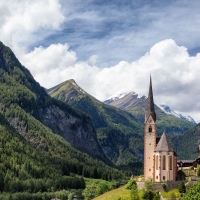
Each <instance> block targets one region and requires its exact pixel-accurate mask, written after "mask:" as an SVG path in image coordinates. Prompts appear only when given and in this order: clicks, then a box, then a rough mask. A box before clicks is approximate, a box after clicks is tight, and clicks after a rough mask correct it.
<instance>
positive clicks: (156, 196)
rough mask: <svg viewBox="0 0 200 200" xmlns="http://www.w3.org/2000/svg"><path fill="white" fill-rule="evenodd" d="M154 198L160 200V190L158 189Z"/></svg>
mask: <svg viewBox="0 0 200 200" xmlns="http://www.w3.org/2000/svg"><path fill="white" fill-rule="evenodd" d="M153 200H160V195H159V191H156V192H155V194H154V197H153Z"/></svg>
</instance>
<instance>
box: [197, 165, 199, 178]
mask: <svg viewBox="0 0 200 200" xmlns="http://www.w3.org/2000/svg"><path fill="white" fill-rule="evenodd" d="M197 176H200V166H198V167H197Z"/></svg>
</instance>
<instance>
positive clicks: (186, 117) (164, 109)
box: [159, 104, 196, 123]
mask: <svg viewBox="0 0 200 200" xmlns="http://www.w3.org/2000/svg"><path fill="white" fill-rule="evenodd" d="M159 108H160V109H161V110H163V111H164V112H165V113H166V114H168V115H173V116H175V117H178V118H180V119H185V120H187V121H189V122H192V123H196V122H195V120H194V119H193V118H192V117H190V116H183V115H182V114H181V113H178V112H175V111H173V110H172V109H171V108H170V107H169V106H167V105H164V104H162V105H160V106H159Z"/></svg>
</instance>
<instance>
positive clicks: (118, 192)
mask: <svg viewBox="0 0 200 200" xmlns="http://www.w3.org/2000/svg"><path fill="white" fill-rule="evenodd" d="M94 200H130V190H127V189H125V186H123V187H120V188H117V189H115V190H111V191H109V192H106V193H104V194H103V195H101V196H98V197H96V198H95V199H94Z"/></svg>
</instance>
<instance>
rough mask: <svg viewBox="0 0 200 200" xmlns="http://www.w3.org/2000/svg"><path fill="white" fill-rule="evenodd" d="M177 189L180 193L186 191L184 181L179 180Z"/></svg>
mask: <svg viewBox="0 0 200 200" xmlns="http://www.w3.org/2000/svg"><path fill="white" fill-rule="evenodd" d="M178 190H179V192H180V193H185V192H186V186H185V183H184V182H183V181H181V183H180V185H179V188H178Z"/></svg>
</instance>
